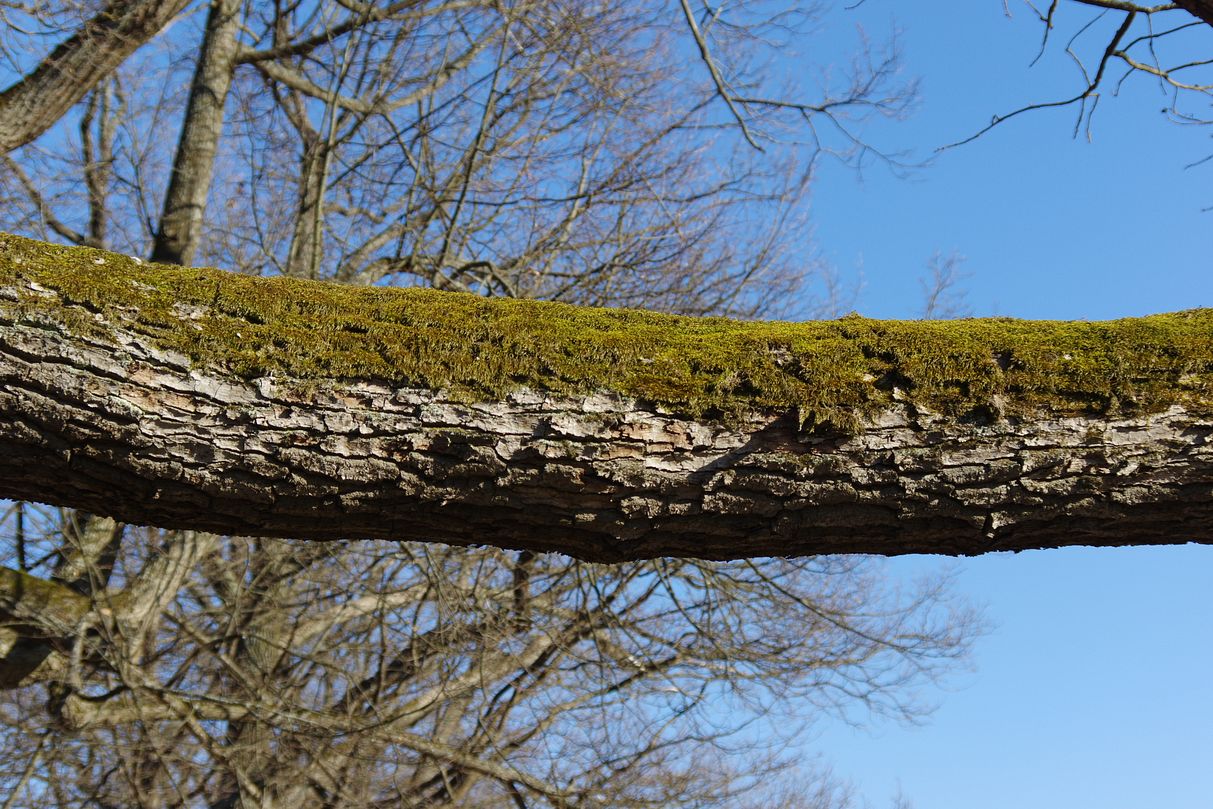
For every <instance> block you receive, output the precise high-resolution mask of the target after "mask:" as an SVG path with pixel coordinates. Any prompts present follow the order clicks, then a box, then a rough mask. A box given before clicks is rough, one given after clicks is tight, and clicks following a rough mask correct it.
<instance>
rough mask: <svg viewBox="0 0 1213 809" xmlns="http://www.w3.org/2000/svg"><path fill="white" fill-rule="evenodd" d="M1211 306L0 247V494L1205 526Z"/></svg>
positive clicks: (318, 530) (229, 509)
mask: <svg viewBox="0 0 1213 809" xmlns="http://www.w3.org/2000/svg"><path fill="white" fill-rule="evenodd" d="M1210 492H1213V310H1192V311H1189V312H1182V313H1178V314H1175V315H1160V316H1155V317H1151V318H1142V319H1136V320H1122V321H1112V322H1106V323H1068V322H1024V321H1014V320H1006V319H1002V320H972V321H960V322H936V323H912V322H898V321H871V320H865V319H863V318H859V317H850V318H843V319H842V320H839V321H834V322H829V323H800V324H792V323H744V322H733V321H727V320H723V319H718V318H717V319H695V318H680V317H673V316H665V315H658V314H652V313H645V312H637V311H626V310H600V309H589V308H579V307H572V306H565V305H560V304H545V303H539V302H535V301H512V300H487V299H484V298H480V297H476V296H472V295H458V294H451V293H441V292H435V291H427V290H384V289H365V288H362V289H357V288H343V287H338V286H336V285H330V284H322V283H314V282H302V281H298V280H294V279H263V278H252V277H247V276H239V275H233V274H229V273H224V272H221V271H216V270H185V269H180V268H169V267H161V266H158V265H146V264H142V263H141V262H138V261H136V260H134V259H128V258H126V257H123V256H118V255H114V254H111V253H105V252H103V251H99V250H94V249H89V248H62V247H53V246H51V245H45V244H42V243H39V242H33V241H30V240H26V239H20V238H17V237H12V236H6V237H0V497H8V498H13V499H28V500H41V501H49V502H53V503H58V504H63V505H70V506H73V507H76V508H83V509H86V510H89V511H93V512H97V513H107V514H110V515H112V516H113V517H115V518H116V519H119V520H122V521H124V522H130V523H135V524H152V525H159V526H165V527H177V528H189V529H195V530H205V531H213V532H216V533H223V534H257V535H269V536H282V537H296V538H300V539H315V540H326V539H338V538H360V537H365V538H391V539H417V540H430V541H441V542H449V543H453V544H458V545H471V544H485V543H488V544H493V545H497V546H500V547H506V548H518V549H527V550H531V551H559V552H563V553H568V554H572V555H574V556H578V557H581V558H585V559H595V560H621V559H636V558H646V557H653V556H662V555H672V556H693V557H704V558H738V557H743V556H757V555H772V554H773V555H800V554H820V553H844V552H845V553H853V552H864V553H883V554H901V553H948V554H976V553H984V552H987V551H994V550H1019V549H1025V548H1040V547H1056V546H1061V545H1072V544H1089V545H1108V546H1111V545H1127V544H1147V543H1169V542H1184V541H1196V542H1211V541H1213V530H1211V529H1213V497H1210Z"/></svg>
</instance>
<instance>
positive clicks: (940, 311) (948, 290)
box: [919, 251, 972, 320]
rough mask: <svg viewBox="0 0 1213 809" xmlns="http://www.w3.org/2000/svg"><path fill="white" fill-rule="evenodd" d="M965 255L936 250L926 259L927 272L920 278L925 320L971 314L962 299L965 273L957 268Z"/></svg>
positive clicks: (963, 298)
mask: <svg viewBox="0 0 1213 809" xmlns="http://www.w3.org/2000/svg"><path fill="white" fill-rule="evenodd" d="M963 263H964V256H962V255H960V254H959V253H957V252H955V251H953V252H951V253H939V252H937V253H935V255H933V256H931V260H930V261H928V262H927V272H928V273H929V275H927V276H924V277H923V278H920V279H919V284H920V286H921V287H922V296H923V307H922V316H923V318H924V319H926V320H946V319H948V318H956V317H966V316H967V315H970V314H972V310H970V309H969V307H968V305H967V304H966V303H965V291H964V289H963V287H962V286H961V284H962V282H963V281H964V279H965V275H966V274H965V273H964V271H962V270H961V269H960V266H961V264H963Z"/></svg>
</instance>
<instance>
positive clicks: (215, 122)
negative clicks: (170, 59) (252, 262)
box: [152, 0, 240, 264]
mask: <svg viewBox="0 0 1213 809" xmlns="http://www.w3.org/2000/svg"><path fill="white" fill-rule="evenodd" d="M239 33H240V2H239V0H214V2H212V3H211V8H210V12H209V14H208V16H207V19H206V31H205V33H204V34H203V39H202V49H201V52H200V53H199V54H198V65H197V67H196V68H195V69H194V81H193V84H192V85H191V86H190V99H189V104H188V105H187V106H186V110H185V121H184V122H183V123H182V125H181V140H180V142H179V144H178V146H177V153H176V157H175V159H174V161H173V171H172V175H171V178H170V180H169V186H168V191H167V193H166V194H165V197H164V212H163V214H162V215H161V217H160V227H159V229H158V230H157V231H156V239H155V243H154V244H153V245H152V261H161V262H164V263H166V264H192V263H193V261H194V253H195V252H196V251H197V250H198V241H199V239H200V238H201V236H202V214H203V212H204V211H205V210H206V197H207V194H208V192H209V191H210V188H211V179H212V178H213V177H214V173H215V153H216V152H217V151H218V148H219V136H220V135H221V134H222V132H223V109H224V106H225V105H226V103H227V94H228V90H229V89H230V88H231V85H232V74H233V71H234V70H235V67H236V52H237V50H238V48H239V41H238V40H237V36H238V35H239Z"/></svg>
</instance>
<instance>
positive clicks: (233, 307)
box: [0, 235, 1213, 430]
mask: <svg viewBox="0 0 1213 809" xmlns="http://www.w3.org/2000/svg"><path fill="white" fill-rule="evenodd" d="M0 288H3V295H4V299H3V300H0V311H3V310H4V309H8V310H9V311H10V312H11V311H16V312H17V313H18V315H17V316H19V317H26V318H36V319H38V320H39V322H50V323H53V324H56V325H57V326H59V327H61V328H63V329H65V330H67V331H68V332H70V333H72V334H75V335H78V336H81V337H88V338H92V339H113V337H114V335H115V334H116V333H117V332H119V331H122V330H127V331H133V332H136V333H139V334H141V335H143V336H144V337H146V338H148V339H149V340H150V341H152V342H153V343H154V344H156V345H157V346H159V347H160V348H163V349H167V350H172V351H176V352H180V353H181V354H184V355H186V356H188V357H189V358H190V360H191V362H192V363H193V364H194V365H195V366H196V367H197V368H199V369H201V370H206V371H208V372H211V373H216V374H220V375H226V376H230V377H236V378H244V379H249V378H255V377H261V376H270V375H272V376H275V377H286V378H290V379H293V380H300V381H305V382H306V381H309V380H317V381H321V380H326V381H327V380H333V381H338V382H340V381H342V380H359V379H373V380H382V381H385V382H388V383H391V384H394V385H399V386H413V387H424V388H435V389H446V390H448V391H450V392H451V393H452V394H453V395H455V396H458V397H460V398H464V399H468V400H496V399H500V398H502V397H504V396H505V395H506V394H508V393H509V392H510V391H511V390H515V389H520V388H528V389H534V390H543V391H550V392H552V393H556V394H583V393H591V392H595V391H607V392H612V393H618V394H622V395H626V396H632V397H636V398H639V399H642V400H646V401H650V402H653V403H656V404H659V405H661V406H664V407H666V408H668V409H670V410H672V411H675V412H680V413H685V414H688V415H691V416H694V417H704V418H729V417H731V416H735V415H737V414H740V413H743V412H750V411H755V410H759V411H775V410H790V409H796V410H798V412H799V413H800V414H801V417H802V419H803V420H804V422H806V423H807V424H809V425H811V426H815V427H818V428H822V429H842V430H850V429H854V428H855V427H856V426H857V425H858V423H859V421H860V419H861V418H862V416H864V415H865V414H868V413H872V412H875V411H878V410H880V409H882V408H883V407H885V406H887V405H888V403H889V402H890V401H891V400H895V399H900V400H906V401H910V402H913V403H915V404H916V405H918V406H920V407H926V408H930V409H932V410H936V411H939V412H943V413H947V414H951V415H954V416H966V415H972V416H975V417H980V418H988V417H992V416H996V415H1016V414H1027V413H1038V412H1040V411H1041V410H1045V411H1051V412H1055V413H1058V414H1065V413H1076V414H1077V413H1082V414H1109V415H1112V414H1132V413H1136V412H1149V411H1156V410H1161V409H1164V408H1166V407H1167V406H1169V405H1172V404H1183V405H1185V406H1186V407H1188V408H1190V409H1192V410H1193V411H1194V412H1198V413H1210V412H1213V309H1194V310H1190V311H1186V312H1178V313H1174V314H1166V315H1154V316H1151V317H1144V318H1134V319H1124V320H1113V321H1104V322H1072V321H1026V320H1013V319H1009V318H992V319H970V320H956V321H883V320H869V319H866V318H862V317H857V316H851V317H845V318H842V319H840V320H836V321H823V322H807V323H788V322H745V321H736V320H728V319H724V318H691V317H679V316H674V315H664V314H657V313H654V312H645V311H638V310H628V309H596V308H588V307H577V306H570V305H566V304H559V303H545V302H539V301H526V300H506V299H488V298H482V297H478V296H475V295H468V294H460V293H451V292H437V291H433V290H424V289H379V288H365V287H345V286H339V285H336V284H330V283H323V282H315V281H302V280H296V279H290V278H257V277H251V276H244V275H237V274H233V273H229V272H224V271H222V270H215V269H184V268H180V267H170V266H162V265H154V264H147V263H144V262H141V261H139V260H137V259H133V258H130V257H127V256H122V255H116V254H113V253H107V252H103V251H99V250H94V249H89V248H74V247H61V246H55V245H50V244H45V243H42V242H37V241H32V240H29V239H24V238H20V237H16V236H4V235H0ZM54 293H57V294H54Z"/></svg>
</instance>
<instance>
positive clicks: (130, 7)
mask: <svg viewBox="0 0 1213 809" xmlns="http://www.w3.org/2000/svg"><path fill="white" fill-rule="evenodd" d="M188 4H189V0H113V2H111V3H109V4H108V5H107V6H106V7H105V8H103V9H102V10H101V11H100V12H99V13H98V14H97V15H96V16H95V17H93V18H92V19H91V20H89V21H88V22H87V23H86V24H85V25H84V27H83V28H81V29H80V31H78V32H77V33H75V34H73V35H72V36H71V37H70V38H69V39H67V40H66V41H65V42H63V43H62V44H61V45H59V46H58V47H57V48H55V50H54V51H52V52H51V54H50V55H49V56H47V57H46V59H44V60H43V61H42V63H41V64H39V65H38V66H37V67H36V68H34V70H33V71H31V72H30V73H29V74H27V75H26V76H24V77H22V78H21V80H20V81H18V82H17V83H16V84H14V85H12V86H11V87H9V88H8V89H6V90H4V91H3V92H0V153H4V152H9V151H12V150H13V149H16V148H17V147H19V146H23V145H25V144H27V143H29V142H30V141H32V140H33V139H34V138H36V137H38V136H39V135H41V134H42V133H43V132H45V131H46V130H47V129H48V128H50V126H51V125H52V124H54V123H55V122H56V121H58V120H59V119H60V118H62V117H63V115H64V113H66V112H67V111H68V110H69V109H70V108H71V107H72V105H73V104H75V103H76V102H77V101H79V100H80V99H82V98H84V96H85V94H86V93H88V91H89V90H91V89H93V87H94V86H96V84H97V82H99V81H101V80H102V79H103V78H105V77H106V76H108V75H109V74H110V73H112V72H113V71H114V70H115V69H116V68H117V67H118V66H119V65H121V64H122V63H123V62H124V61H125V60H126V57H128V56H130V55H131V54H132V53H134V52H135V51H136V50H137V49H138V48H139V47H140V46H141V45H143V44H144V43H145V42H147V41H148V40H150V39H151V38H152V37H154V36H156V34H158V33H159V32H160V30H161V29H162V28H164V26H165V25H167V24H168V22H169V20H171V19H173V17H175V16H177V14H178V13H179V12H180V11H181V10H182V9H183V8H185V7H186V6H187V5H188Z"/></svg>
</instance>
